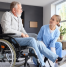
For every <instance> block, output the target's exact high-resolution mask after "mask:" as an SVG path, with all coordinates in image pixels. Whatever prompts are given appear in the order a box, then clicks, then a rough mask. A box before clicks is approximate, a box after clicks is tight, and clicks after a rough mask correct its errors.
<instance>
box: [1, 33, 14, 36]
mask: <svg viewBox="0 0 66 67" xmlns="http://www.w3.org/2000/svg"><path fill="white" fill-rule="evenodd" d="M8 35H15V33H5V34H0V36H8Z"/></svg>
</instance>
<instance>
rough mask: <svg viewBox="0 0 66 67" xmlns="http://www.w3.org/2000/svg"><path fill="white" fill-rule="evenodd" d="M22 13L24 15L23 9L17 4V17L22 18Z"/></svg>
mask: <svg viewBox="0 0 66 67" xmlns="http://www.w3.org/2000/svg"><path fill="white" fill-rule="evenodd" d="M21 13H22V7H21V5H20V4H17V7H16V8H15V14H16V15H17V17H18V16H19V17H20V16H21Z"/></svg>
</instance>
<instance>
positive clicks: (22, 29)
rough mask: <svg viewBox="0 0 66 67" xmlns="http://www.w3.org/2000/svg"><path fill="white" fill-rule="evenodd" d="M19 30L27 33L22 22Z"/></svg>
mask: <svg viewBox="0 0 66 67" xmlns="http://www.w3.org/2000/svg"><path fill="white" fill-rule="evenodd" d="M21 32H22V33H24V34H27V32H26V31H25V29H24V27H23V24H22V23H21Z"/></svg>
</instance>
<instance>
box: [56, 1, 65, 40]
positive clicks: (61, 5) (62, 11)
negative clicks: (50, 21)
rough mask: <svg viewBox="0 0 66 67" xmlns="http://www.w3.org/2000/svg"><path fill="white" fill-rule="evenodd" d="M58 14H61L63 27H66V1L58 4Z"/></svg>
mask: <svg viewBox="0 0 66 67" xmlns="http://www.w3.org/2000/svg"><path fill="white" fill-rule="evenodd" d="M56 14H58V15H60V16H61V22H60V25H61V26H62V28H63V29H64V28H66V1H63V2H61V3H59V4H56ZM63 40H66V34H64V36H63Z"/></svg>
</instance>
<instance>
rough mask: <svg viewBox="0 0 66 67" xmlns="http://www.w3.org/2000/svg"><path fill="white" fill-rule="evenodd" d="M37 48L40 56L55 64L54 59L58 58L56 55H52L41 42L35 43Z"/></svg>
mask: <svg viewBox="0 0 66 67" xmlns="http://www.w3.org/2000/svg"><path fill="white" fill-rule="evenodd" d="M37 47H38V49H39V51H40V53H41V54H43V55H44V56H45V57H47V58H48V59H50V60H51V61H52V62H55V61H56V59H57V58H58V55H56V54H55V53H53V52H52V51H51V50H49V49H48V48H46V47H45V46H44V45H43V43H42V42H40V41H37Z"/></svg>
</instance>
